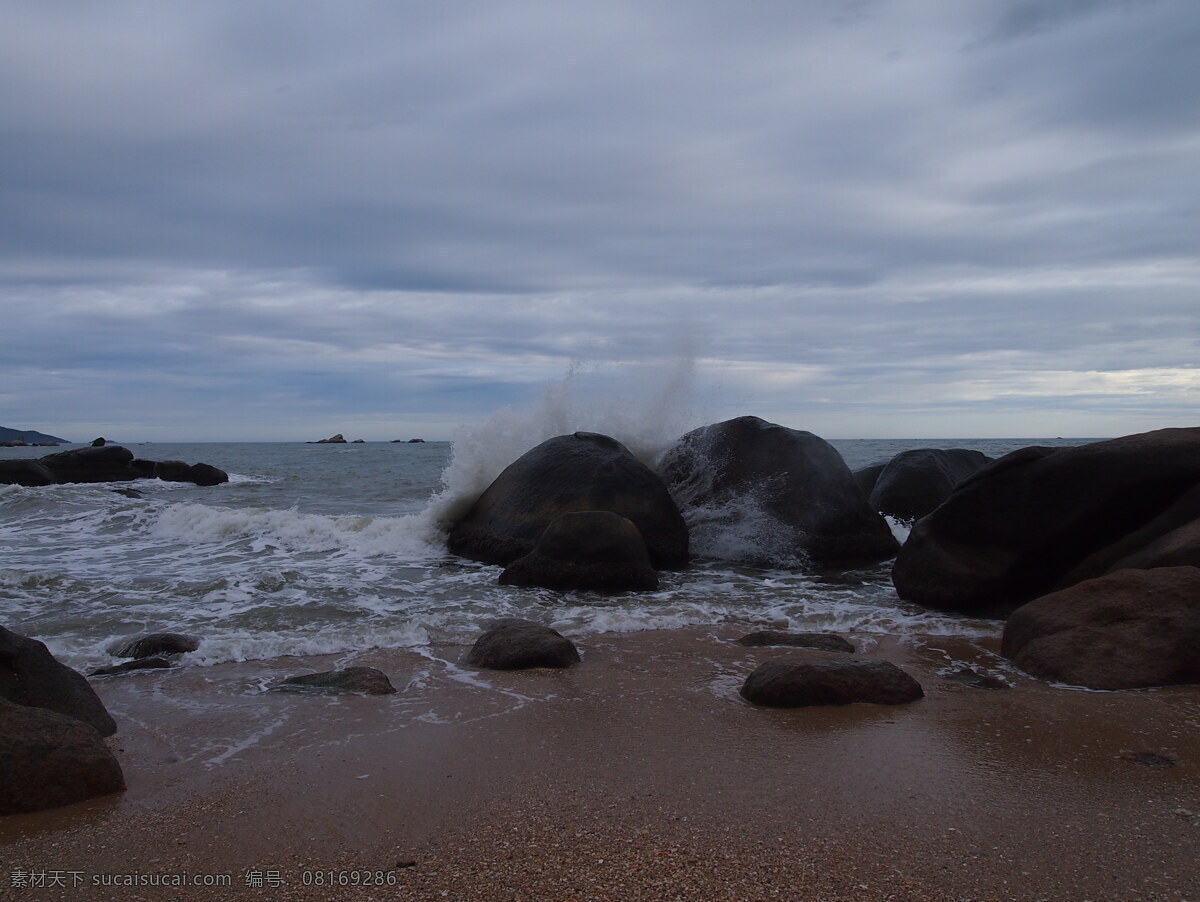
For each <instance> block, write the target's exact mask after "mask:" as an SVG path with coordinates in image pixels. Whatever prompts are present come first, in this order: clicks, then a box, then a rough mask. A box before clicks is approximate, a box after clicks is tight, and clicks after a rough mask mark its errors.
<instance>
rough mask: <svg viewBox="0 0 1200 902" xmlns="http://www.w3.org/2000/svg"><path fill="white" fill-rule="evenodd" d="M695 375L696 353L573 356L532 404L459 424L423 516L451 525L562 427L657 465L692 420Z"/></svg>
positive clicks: (437, 526) (433, 523)
mask: <svg viewBox="0 0 1200 902" xmlns="http://www.w3.org/2000/svg"><path fill="white" fill-rule="evenodd" d="M693 375H694V363H693V360H692V359H691V357H690V356H681V357H679V358H678V359H676V360H673V361H670V362H667V363H645V362H642V363H614V364H610V365H607V366H604V367H601V368H599V369H594V370H593V369H589V368H585V367H584V365H583V364H582V363H579V362H575V363H572V364H571V366H570V367H569V368H568V369H567V372H566V374H565V375H564V376H563V378H562V379H561V380H559V381H558V382H556V383H554V384H552V385H550V386H548V387H547V388H546V390H545V391H544V392H543V394H542V396H541V398H540V400H539V402H538V403H537V404H536V405H535V406H534V407H533V408H531V409H529V410H526V411H519V410H514V409H512V408H509V407H506V408H503V409H501V410H499V411H497V412H496V413H493V414H492V415H491V416H490V417H488V418H487V419H486V420H484V421H483V422H482V423H480V424H478V425H476V426H471V427H465V428H463V429H461V430H459V432H458V433H457V434H456V435H455V437H454V446H453V447H454V450H453V455H452V457H451V460H450V463H449V465H448V466H447V467H446V469H445V471H444V472H443V473H442V490H441V491H440V492H439V493H438V494H437V495H436V496H435V497H434V498H433V499H431V501H430V504H429V507H428V508H427V509H426V511H425V512H424V514H423V515H422V516H423V519H424V522H425V523H426V525H427V526H428V527H429V528H430V529H434V530H438V531H443V532H444V531H445V530H446V529H448V528H449V527H450V526H451V525H452V524H453V523H454V522H455V521H457V520H458V519H459V518H461V517H462V515H463V514H464V513H466V510H467V508H469V507H470V506H471V504H473V503H474V502H475V499H476V498H478V497H479V496H480V495H481V494H482V493H483V491H484V489H486V488H487V487H488V486H489V485H491V483H492V482H493V481H494V480H495V478H496V477H497V476H499V475H500V473H501V472H502V471H503V470H504V468H505V467H507V466H508V465H509V464H511V463H512V462H513V461H515V460H516V459H517V458H519V457H520V456H521V455H522V454H524V453H525V452H526V451H529V450H530V449H531V448H534V447H536V446H537V445H539V444H541V443H542V442H544V441H546V439H550V438H554V437H555V436H558V435H566V434H569V433H572V432H599V433H602V434H604V435H608V436H611V437H612V438H615V439H617V440H618V441H619V442H621V443H622V444H623V445H625V447H627V448H628V449H629V450H630V452H631V453H632V454H633V455H634V456H635V457H637V458H638V459H639V460H640V461H642V463H644V464H646V465H647V466H649V467H651V468H652V469H653V468H654V467H655V466H656V465H657V462H658V459H659V458H660V457H661V456H662V454H663V453H664V452H665V451H666V450H667V449H668V448H669V447H670V446H671V445H672V444H673V443H674V442H675V440H676V439H677V438H678V437H679V436H680V435H681V434H682V433H683V432H684V431H685V430H686V428H687V426H688V425H689V420H690V418H691V416H692V395H693V385H694V381H693ZM589 377H591V378H589ZM596 383H599V385H600V387H601V388H602V389H603V390H602V391H598V390H597V385H596Z"/></svg>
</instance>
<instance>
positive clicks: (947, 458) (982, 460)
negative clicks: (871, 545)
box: [860, 448, 992, 523]
mask: <svg viewBox="0 0 1200 902" xmlns="http://www.w3.org/2000/svg"><path fill="white" fill-rule="evenodd" d="M991 460H992V459H991V458H990V457H988V456H987V455H985V454H984V453H983V452H981V451H971V450H968V449H966V448H919V449H916V450H913V451H903V452H901V453H900V454H897V455H896V456H895V457H893V458H892V459H891V460H890V461H889V462H888V463H887V464H886V465H884V467H883V468H882V469H881V470H880V471H879V472H878V473H877V474H876V476H875V478H874V480H873V482H872V484H871V489H870V493H869V495H868V500H869V501H870V503H871V508H872V510H877V511H879V512H880V513H881V514H886V515H887V516H889V517H895V518H896V519H897V520H903V521H905V522H908V523H911V522H912V521H914V520H918V519H920V518H921V517H924V516H925V515H926V514H928V513H929V512H930V511H932V510H933V509H934V508H936V507H937V506H938V505H939V504H941V503H942V502H943V501H945V500H946V499H947V498H949V497H950V493H951V492H952V491H954V487H955V486H956V485H958V484H959V483H960V482H962V481H963V480H964V479H966V478H967V477H968V476H971V475H972V474H974V473H975V472H977V471H978V470H979V469H981V468H982V467H983V466H985V465H986V464H988V463H990V462H991ZM864 482H865V478H864V479H860V485H862V484H863V483H864Z"/></svg>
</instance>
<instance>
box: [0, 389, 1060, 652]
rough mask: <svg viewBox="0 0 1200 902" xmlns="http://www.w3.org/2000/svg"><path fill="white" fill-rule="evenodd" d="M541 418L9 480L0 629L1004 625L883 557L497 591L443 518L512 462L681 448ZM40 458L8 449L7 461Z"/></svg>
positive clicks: (248, 631)
mask: <svg viewBox="0 0 1200 902" xmlns="http://www.w3.org/2000/svg"><path fill="white" fill-rule="evenodd" d="M543 413H544V411H543ZM536 419H537V422H536V425H534V422H533V420H531V419H529V418H528V417H517V416H515V415H512V414H506V415H503V416H499V417H495V418H493V419H492V420H491V421H489V422H488V423H485V424H483V425H482V426H481V427H477V428H476V429H475V430H473V431H470V432H467V433H464V434H463V435H462V436H461V437H459V438H458V439H457V440H456V441H455V442H454V443H450V442H424V443H407V442H404V443H390V442H387V443H384V442H378V443H364V444H346V445H329V444H306V443H247V444H220V443H204V444H158V443H155V444H146V445H134V446H130V447H131V450H132V451H133V452H134V453H135V454H136V455H137V456H139V457H144V458H149V459H153V460H184V461H187V462H189V463H195V462H204V463H209V464H212V465H214V466H217V467H220V468H221V469H223V470H225V471H227V472H228V473H229V474H230V481H229V483H228V484H225V485H219V486H212V487H197V486H193V485H189V484H185V483H168V482H162V481H159V480H138V481H136V482H131V483H119V484H112V483H109V484H97V485H61V486H49V487H44V488H23V487H19V486H0V624H3V625H4V626H7V627H8V628H9V629H12V630H15V631H17V632H19V633H22V634H25V635H29V636H34V637H36V638H38V639H41V640H42V641H44V642H45V643H46V644H47V645H48V646H49V648H50V650H51V651H52V652H54V653H55V655H57V656H58V657H59V659H60V660H62V661H63V662H64V663H66V664H68V665H70V666H73V667H75V668H77V669H82V670H86V669H88V668H91V667H95V666H100V665H104V664H108V663H111V662H112V657H111V655H110V654H109V652H108V651H107V649H108V648H109V647H110V646H111V645H112V644H113V643H114V642H115V641H116V640H119V639H121V638H123V637H131V636H135V635H138V634H142V633H146V632H152V631H153V632H157V631H171V632H182V633H188V634H191V635H195V636H197V637H199V638H200V639H202V640H203V641H202V644H201V646H200V648H199V650H198V651H197V652H195V653H194V654H191V655H187V656H185V659H184V663H185V664H187V665H188V666H205V665H211V664H215V663H220V662H225V661H245V660H258V659H265V658H273V657H277V656H281V655H299V654H320V653H337V652H346V651H355V650H364V649H368V648H373V647H416V646H423V645H427V644H430V643H444V642H451V643H459V642H468V641H470V640H471V639H472V638H473V637H474V636H475V635H477V634H478V632H479V631H480V628H481V626H482V625H483V624H484V623H486V622H487V621H489V620H491V619H494V618H496V617H500V616H517V617H526V618H530V619H534V620H538V621H542V622H546V623H549V624H551V625H553V626H554V627H555V628H557V629H559V630H560V631H563V632H565V633H568V634H570V635H572V636H575V637H582V636H586V635H589V634H595V633H599V632H604V631H628V630H645V629H655V628H671V627H679V626H692V625H709V624H715V623H736V624H740V625H743V626H745V627H746V629H747V630H750V629H763V628H774V629H793V630H810V631H811V630H816V631H834V632H841V633H854V634H857V635H859V636H870V635H871V634H914V635H915V634H922V635H931V634H932V635H961V636H967V637H974V636H983V635H995V633H996V632H997V629H998V624H996V623H995V622H991V621H986V620H976V619H970V618H964V617H958V616H955V615H949V614H942V613H936V612H930V611H926V610H923V609H921V608H919V607H917V606H915V605H911V604H907V603H905V602H903V601H901V600H900V599H899V598H897V596H896V593H895V591H894V590H893V588H892V585H891V580H890V577H889V565H888V564H887V563H884V564H881V565H878V566H874V567H868V568H863V569H858V570H850V571H845V572H839V573H836V574H823V575H814V574H809V573H805V572H803V571H802V570H799V569H794V568H788V569H757V568H752V567H746V566H740V565H734V564H730V563H728V562H727V561H722V560H712V559H705V558H704V557H703V556H701V557H699V558H698V559H697V560H696V561H695V563H694V564H693V565H692V566H691V567H690V568H688V569H687V570H683V571H679V572H667V573H663V574H661V587H660V588H659V590H658V591H656V592H640V593H623V594H617V595H601V594H595V593H587V592H554V591H550V590H540V589H527V588H512V587H505V586H500V585H499V584H498V582H497V577H498V575H499V573H500V568H498V567H494V566H488V565H484V564H479V563H476V562H473V561H467V560H464V559H461V558H457V557H454V556H452V555H450V554H449V553H448V552H447V551H446V547H445V530H446V527H447V525H448V524H449V523H450V522H451V521H452V520H453V519H454V517H455V516H457V515H458V514H459V513H461V511H463V510H464V509H465V508H466V506H467V505H469V504H470V503H471V502H472V501H473V500H474V498H475V497H477V496H478V494H479V492H481V491H482V490H483V488H485V487H486V485H487V484H488V482H490V481H491V479H492V478H494V477H495V476H496V475H497V474H498V473H499V472H500V471H501V470H502V469H503V467H505V466H507V464H509V463H511V461H512V460H513V459H515V457H517V456H519V454H520V453H522V452H523V451H524V450H526V449H528V448H529V447H532V446H533V445H535V444H537V442H539V441H541V440H542V439H544V438H546V437H549V436H550V435H554V434H560V433H561V432H566V431H571V430H572V429H574V428H591V429H595V428H597V426H598V425H606V426H608V427H610V428H608V429H606V430H604V431H608V432H609V433H610V434H614V435H615V437H616V438H618V439H621V440H622V441H625V442H626V444H627V445H628V446H629V447H630V448H631V449H633V450H636V452H637V453H638V455H639V456H640V457H642V458H643V459H644V460H647V462H650V463H653V459H654V458H655V457H656V456H657V455H658V454H659V453H661V451H663V450H665V448H666V447H667V446H668V445H669V443H670V440H671V435H670V433H669V430H668V429H666V428H665V422H664V421H663V420H655V428H656V430H658V431H657V432H656V433H655V434H653V435H648V434H647V433H645V432H644V431H643V432H641V433H638V434H626V435H622V434H621V423H619V422H617V423H615V424H614V423H612V422H608V423H600V424H598V423H597V422H594V421H585V422H570V421H567V420H563V419H559V418H556V417H553V416H550V417H547V416H541V417H539V418H536ZM614 425H615V428H612V427H614ZM676 434H677V433H676ZM1081 441H1082V440H1074V441H1064V440H1051V439H1031V438H1014V439H1003V440H1000V439H986V440H972V439H955V440H938V441H930V440H919V439H914V440H907V441H901V440H852V441H834V442H832V444H833V445H834V446H835V447H836V448H837V449H838V450H839V451H840V452H841V454H842V455H843V457H844V458H845V460H846V463H847V464H848V465H849V466H850V468H852V469H854V468H857V467H861V466H866V465H868V464H871V463H875V462H879V461H883V460H887V459H889V458H890V457H891V456H893V455H894V454H896V453H898V452H900V451H903V450H906V449H909V448H916V447H958V448H974V449H977V450H979V451H982V452H983V453H985V454H987V455H989V456H992V457H996V456H999V455H1002V454H1004V453H1007V452H1008V451H1011V450H1015V449H1017V448H1021V447H1025V446H1028V445H1032V444H1046V445H1067V444H1079V443H1080V442H1081ZM45 453H49V452H48V451H47V449H42V448H11V449H9V448H5V449H0V458H14V457H39V456H41V455H43V454H45ZM684 513H685V517H686V516H687V515H688V513H689V512H688V511H687V510H685V511H684ZM897 532H898V535H899V536H900V537H903V535H904V531H903V530H902V529H899V528H897ZM756 540H758V539H756V537H755V536H754V535H753V533H748V534H746V535H743V536H739V537H738V538H737V541H741V542H754V541H756ZM694 551H699V552H701V555H703V552H704V551H705V549H704V548H694Z"/></svg>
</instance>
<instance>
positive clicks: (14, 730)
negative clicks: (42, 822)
mask: <svg viewBox="0 0 1200 902" xmlns="http://www.w3.org/2000/svg"><path fill="white" fill-rule="evenodd" d="M0 774H3V775H4V776H3V779H0V815H8V814H25V813H28V812H31V811H42V810H43V809H46V808H58V807H61V806H63V805H71V804H74V803H75V802H82V801H84V800H85V799H91V798H95V797H97V796H104V795H109V794H110V793H114V792H120V791H121V790H122V789H124V788H125V778H124V775H123V774H122V773H121V765H120V764H118V763H117V759H116V758H115V757H113V753H112V752H111V751H110V750H109V748H108V746H106V745H105V744H104V740H103V739H102V738H101V736H100V734H99V733H98V732H97V731H96V730H95V728H93V727H92V726H90V725H88V724H86V723H84V722H82V721H80V720H76V719H75V718H73V717H68V716H67V715H65V714H60V713H59V712H57V711H51V710H48V709H46V708H31V707H27V706H25V705H19V704H13V703H12V702H9V701H6V700H4V699H0Z"/></svg>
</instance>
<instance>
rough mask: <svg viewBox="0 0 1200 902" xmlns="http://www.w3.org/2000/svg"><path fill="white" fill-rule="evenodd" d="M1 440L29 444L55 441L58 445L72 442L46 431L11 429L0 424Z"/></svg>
mask: <svg viewBox="0 0 1200 902" xmlns="http://www.w3.org/2000/svg"><path fill="white" fill-rule="evenodd" d="M0 442H24V443H25V444H27V445H36V444H39V443H41V442H54V443H55V444H58V445H69V444H71V442H70V441H69V440H68V439H65V438H58V437H57V436H54V435H46V433H44V432H37V431H36V430H33V429H25V430H21V429H9V428H8V427H7V426H0Z"/></svg>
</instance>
